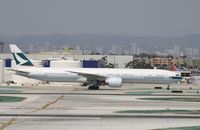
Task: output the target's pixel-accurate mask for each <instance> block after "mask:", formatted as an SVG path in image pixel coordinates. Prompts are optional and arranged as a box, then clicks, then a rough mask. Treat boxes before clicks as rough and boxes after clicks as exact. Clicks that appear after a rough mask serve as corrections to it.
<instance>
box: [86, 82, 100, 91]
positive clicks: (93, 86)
mask: <svg viewBox="0 0 200 130" xmlns="http://www.w3.org/2000/svg"><path fill="white" fill-rule="evenodd" d="M101 85H102V82H100V81H98V80H96V81H92V82H91V84H89V87H88V90H98V89H99V86H101Z"/></svg>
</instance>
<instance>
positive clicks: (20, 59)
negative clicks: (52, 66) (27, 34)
mask: <svg viewBox="0 0 200 130" xmlns="http://www.w3.org/2000/svg"><path fill="white" fill-rule="evenodd" d="M13 56H14V58H15V61H16V64H17V65H28V66H33V64H32V63H31V62H30V61H29V60H28V59H27V58H26V56H24V54H23V53H13Z"/></svg>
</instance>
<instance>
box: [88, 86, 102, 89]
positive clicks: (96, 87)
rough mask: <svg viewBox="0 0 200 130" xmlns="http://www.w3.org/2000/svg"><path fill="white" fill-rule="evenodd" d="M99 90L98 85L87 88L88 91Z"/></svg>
mask: <svg viewBox="0 0 200 130" xmlns="http://www.w3.org/2000/svg"><path fill="white" fill-rule="evenodd" d="M98 89H99V86H98V85H90V86H89V87H88V90H98Z"/></svg>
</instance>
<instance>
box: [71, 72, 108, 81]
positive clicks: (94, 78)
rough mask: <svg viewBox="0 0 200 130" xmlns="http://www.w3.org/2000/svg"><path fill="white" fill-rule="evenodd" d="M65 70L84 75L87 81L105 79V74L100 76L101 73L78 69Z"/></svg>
mask: <svg viewBox="0 0 200 130" xmlns="http://www.w3.org/2000/svg"><path fill="white" fill-rule="evenodd" d="M67 72H70V73H75V74H78V75H80V76H83V77H86V78H87V80H88V81H93V80H106V76H102V75H97V74H90V73H83V72H78V71H67Z"/></svg>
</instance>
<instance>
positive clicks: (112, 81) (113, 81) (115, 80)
mask: <svg viewBox="0 0 200 130" xmlns="http://www.w3.org/2000/svg"><path fill="white" fill-rule="evenodd" d="M106 83H107V84H108V85H109V87H114V88H119V87H121V86H122V78H119V77H109V78H107V79H106Z"/></svg>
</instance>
